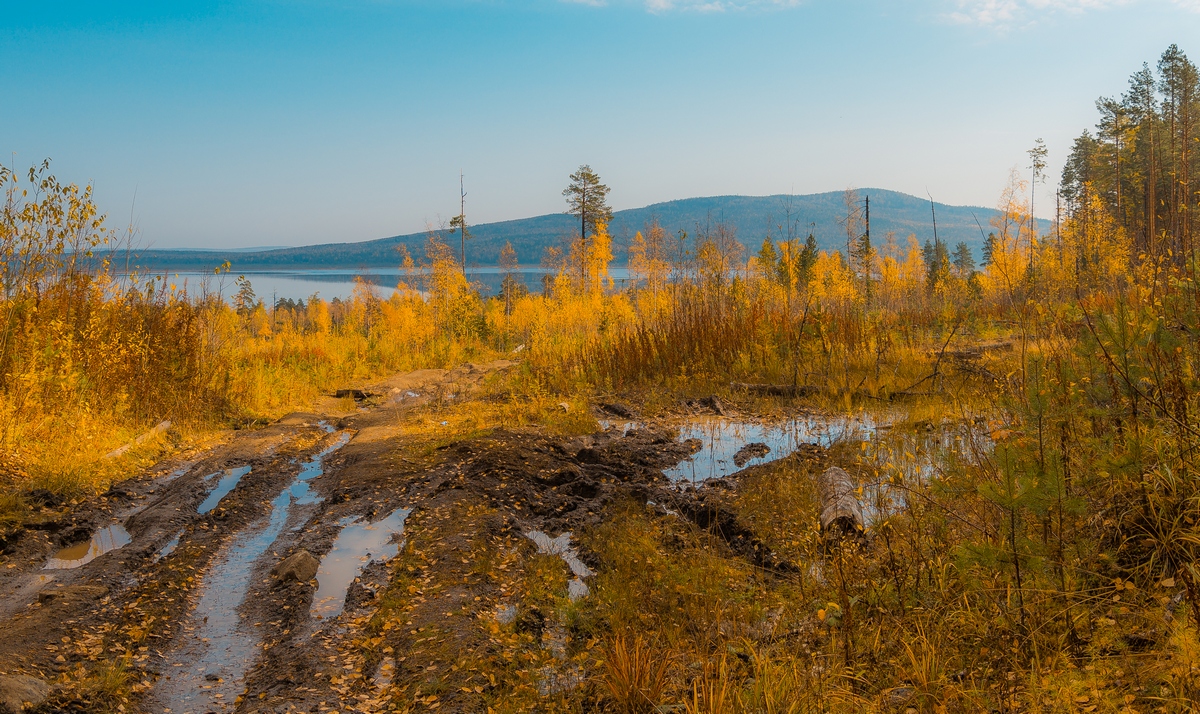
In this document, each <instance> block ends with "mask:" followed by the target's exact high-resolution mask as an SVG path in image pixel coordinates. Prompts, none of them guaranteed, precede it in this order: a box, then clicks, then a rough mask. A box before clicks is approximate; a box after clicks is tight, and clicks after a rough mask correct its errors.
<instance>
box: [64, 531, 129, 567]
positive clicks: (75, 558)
mask: <svg viewBox="0 0 1200 714" xmlns="http://www.w3.org/2000/svg"><path fill="white" fill-rule="evenodd" d="M129 541H130V538H129V533H128V532H126V530H125V527H124V526H122V525H121V524H119V523H114V524H113V525H111V526H106V527H104V528H101V529H100V530H98V531H96V532H95V533H93V534H92V537H91V540H85V541H83V542H82V543H76V544H75V545H69V546H67V547H66V548H63V549H62V550H60V551H58V552H57V553H55V554H54V557H53V558H51V559H50V560H48V561H46V565H45V568H44V569H45V570H69V569H71V568H78V567H80V566H83V565H85V564H87V563H90V562H92V561H93V560H95V559H96V558H99V557H100V556H102V555H104V554H105V553H108V552H110V551H114V550H117V549H118V548H121V547H122V546H125V545H128V544H129Z"/></svg>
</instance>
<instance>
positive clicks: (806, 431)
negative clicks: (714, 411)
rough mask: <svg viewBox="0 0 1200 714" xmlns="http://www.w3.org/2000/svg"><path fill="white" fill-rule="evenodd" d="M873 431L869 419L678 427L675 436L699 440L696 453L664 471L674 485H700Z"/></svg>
mask: <svg viewBox="0 0 1200 714" xmlns="http://www.w3.org/2000/svg"><path fill="white" fill-rule="evenodd" d="M875 431H876V426H875V421H874V420H873V419H871V418H870V417H867V416H846V417H826V416H818V415H807V416H802V417H797V418H795V419H789V420H787V421H784V422H780V423H777V424H760V423H756V422H745V421H732V420H729V419H705V420H698V421H692V422H688V423H685V424H683V425H682V426H680V428H679V438H680V440H687V439H697V440H699V441H700V442H701V446H700V450H699V451H697V452H696V453H695V454H693V455H692V456H691V457H690V458H688V459H685V460H684V461H682V462H680V463H679V464H678V465H677V466H674V467H672V468H670V469H667V470H665V471H664V472H663V473H664V474H666V476H667V478H669V479H671V480H672V481H676V482H693V483H698V482H700V481H707V480H708V479H712V478H721V477H722V476H728V475H729V474H731V473H733V472H735V471H739V470H741V469H743V468H746V467H747V466H754V465H756V464H762V463H766V462H768V461H774V460H775V459H780V458H783V457H784V456H787V455H788V454H790V453H792V452H793V451H795V450H796V449H797V448H798V447H799V446H800V445H801V444H820V445H821V446H829V445H831V444H833V443H834V442H837V441H841V440H844V439H865V438H870V437H871V436H872V435H873V434H874V433H875ZM747 447H750V448H747Z"/></svg>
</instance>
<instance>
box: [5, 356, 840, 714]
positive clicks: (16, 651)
mask: <svg viewBox="0 0 1200 714" xmlns="http://www.w3.org/2000/svg"><path fill="white" fill-rule="evenodd" d="M512 367H513V364H512V363H508V362H498V363H492V364H490V365H479V366H470V365H468V366H465V367H462V368H459V369H456V370H449V371H447V370H420V371H418V372H413V373H409V374H406V375H398V376H397V377H394V378H392V379H390V380H386V381H384V382H380V383H378V384H370V385H361V386H355V387H347V389H351V388H353V389H357V390H359V391H361V393H362V399H359V400H357V402H356V404H355V408H354V411H352V412H350V413H346V412H341V411H339V409H340V408H341V407H340V402H338V401H336V400H334V399H333V398H332V397H330V398H329V399H327V400H326V401H325V402H323V403H321V404H318V405H317V409H316V410H315V411H314V412H312V413H301V414H293V415H289V416H288V417H285V418H283V419H281V420H279V421H278V422H276V423H273V424H270V425H267V426H265V427H263V428H261V429H256V430H246V431H239V432H230V433H228V434H226V435H225V436H224V437H223V438H222V439H221V440H220V441H219V442H218V443H216V444H213V445H209V446H208V447H207V448H205V449H203V450H200V451H196V452H191V453H183V454H180V455H179V456H178V457H176V458H174V459H171V460H168V461H166V462H163V463H162V464H159V465H158V466H157V467H156V468H154V469H152V470H151V471H150V472H148V473H146V474H143V475H140V476H139V477H137V478H134V479H131V480H130V481H127V482H125V483H124V484H121V485H120V486H119V487H118V488H115V489H114V490H112V491H110V492H109V493H108V494H105V495H104V496H99V497H97V498H95V499H93V500H91V501H89V502H87V503H85V504H82V505H77V506H75V507H69V506H63V507H60V508H59V509H57V510H53V511H52V510H50V509H48V510H47V516H46V518H45V519H44V520H43V521H42V522H40V523H38V524H35V527H33V528H30V529H26V530H25V531H23V532H22V533H21V534H20V535H19V537H15V538H10V539H9V540H8V542H9V544H10V545H9V548H10V551H11V552H10V553H9V554H8V555H7V556H6V557H5V561H4V562H5V565H6V567H4V568H0V628H3V630H4V632H5V633H6V635H8V636H6V637H5V638H2V639H0V662H5V663H6V666H7V667H8V668H9V670H10V671H19V672H23V673H28V674H33V675H36V676H40V677H44V678H54V677H58V676H60V675H67V674H68V673H69V672H71V671H75V670H76V668H79V667H82V670H80V671H83V670H86V669H87V668H89V667H92V666H93V664H94V663H97V662H100V661H105V660H109V659H111V658H123V661H125V662H127V663H128V667H129V671H130V676H131V679H132V681H133V682H135V683H136V684H135V686H134V689H133V695H132V696H133V698H132V699H131V700H130V702H129V705H130V706H129V708H127V711H128V710H130V709H133V710H141V711H148V712H149V711H153V712H166V711H170V712H173V713H175V714H179V713H180V712H189V711H190V712H196V713H197V714H199V713H200V712H209V711H236V712H268V711H271V712H274V711H280V712H282V711H289V710H305V711H308V710H312V711H318V710H322V709H334V708H339V709H343V710H344V709H345V708H346V707H349V706H351V705H353V706H355V707H359V710H361V711H374V710H379V709H386V706H384V704H383V702H385V701H387V700H388V699H389V698H394V697H401V698H402V697H403V696H407V695H406V694H405V693H406V692H415V691H418V690H419V689H421V688H422V687H435V688H437V689H438V691H444V692H445V694H444V695H443V696H442V697H441V698H440V699H438V701H439V702H440V704H439V707H440V710H441V711H481V712H482V711H486V708H487V706H489V705H488V704H487V701H488V700H487V697H488V692H489V691H491V690H492V689H493V688H494V687H495V683H494V682H489V681H487V680H486V678H482V675H481V674H480V667H479V666H476V667H475V668H474V669H472V668H471V667H470V666H469V665H470V663H471V662H475V663H476V664H477V665H478V664H479V663H483V662H488V661H490V658H495V657H499V656H501V655H502V654H503V652H501V651H500V650H498V649H497V647H498V645H497V644H496V642H495V641H493V640H492V639H489V638H488V637H487V636H486V635H485V634H484V633H485V630H483V629H481V628H480V627H479V625H478V623H479V622H480V621H485V620H486V621H490V622H494V623H497V624H498V625H499V626H503V627H505V628H508V630H507V631H511V632H513V633H517V634H518V635H520V636H521V637H526V638H527V641H528V642H531V643H532V644H531V645H530V646H532V647H534V648H535V649H537V648H539V647H540V648H542V651H544V652H547V653H550V655H551V656H550V657H549V659H548V660H547V661H548V664H547V665H546V667H548V669H547V670H546V672H545V673H544V676H541V678H540V683H539V684H538V688H540V689H545V690H546V691H548V692H549V691H560V690H562V689H563V688H570V687H573V686H576V685H577V684H578V682H580V681H582V679H581V676H582V675H581V672H580V671H579V670H578V669H577V666H576V665H575V664H572V663H571V659H570V656H571V653H572V651H573V648H575V647H578V646H581V645H580V644H579V643H577V642H575V641H574V640H573V639H572V636H571V635H570V633H569V632H568V631H567V630H564V629H563V625H562V624H561V623H554V622H552V621H550V620H548V619H547V616H546V615H545V613H544V612H542V611H541V610H539V609H538V607H537V606H536V605H529V604H528V603H525V604H523V603H522V600H521V597H520V588H521V587H523V586H522V585H521V581H520V580H519V578H518V577H517V575H516V573H519V572H529V571H530V570H531V569H536V568H543V569H544V568H548V567H550V566H553V568H557V569H558V570H557V571H555V572H556V574H554V582H555V583H557V585H555V587H556V588H558V589H557V590H556V592H558V593H559V595H558V596H559V597H564V598H570V599H572V600H575V599H578V598H583V597H587V596H588V594H589V584H588V583H589V580H590V579H591V578H592V576H593V574H594V573H595V572H596V571H598V570H599V569H600V568H602V567H603V566H602V564H601V563H599V562H596V560H595V557H594V556H593V555H592V554H590V553H589V552H587V551H586V550H584V549H581V548H579V547H578V546H577V545H575V544H574V543H573V542H572V540H571V534H572V533H578V532H581V531H582V530H584V529H588V528H590V527H593V526H596V525H598V524H600V522H601V519H602V518H603V517H604V515H605V513H606V510H607V509H608V508H609V506H610V505H612V504H614V503H616V502H619V501H625V500H631V499H632V500H634V501H638V502H642V503H646V502H652V503H654V504H657V505H656V506H655V507H657V508H660V509H662V510H663V511H664V512H672V513H677V514H679V515H680V516H682V517H685V518H687V519H689V520H691V521H692V522H694V523H695V524H697V526H698V527H700V528H702V529H705V530H707V531H709V532H711V533H713V534H714V535H716V536H718V537H719V538H720V539H721V540H722V541H724V542H725V543H727V544H728V546H729V549H730V552H731V553H732V554H734V555H735V556H736V557H743V558H746V559H748V560H749V561H751V562H753V563H754V564H756V565H758V566H761V567H763V568H765V569H767V570H769V571H773V572H780V573H786V572H792V571H794V570H795V569H796V567H797V566H796V565H795V564H791V563H786V562H783V561H782V560H780V559H779V558H778V557H777V556H776V555H775V554H773V553H771V552H769V551H768V550H767V549H766V548H765V547H764V546H763V544H762V543H761V542H760V541H759V540H758V539H757V538H756V536H755V534H754V533H753V532H751V530H750V529H748V528H746V527H745V526H744V524H741V523H739V522H738V519H737V517H736V515H735V512H734V511H733V510H732V509H731V508H730V507H729V505H728V502H729V499H728V493H729V492H730V491H731V490H735V489H736V488H737V487H738V468H739V467H740V465H738V464H734V463H733V457H734V456H735V454H737V452H738V451H739V450H740V449H743V448H744V447H745V446H746V445H747V443H751V442H760V443H762V444H763V445H764V447H765V448H769V450H770V451H769V453H767V454H764V453H761V449H760V448H757V447H756V448H754V449H752V450H751V451H750V452H745V451H743V453H742V454H741V455H740V456H739V457H738V458H739V460H740V461H741V462H742V465H747V466H748V467H749V468H750V469H751V470H752V469H754V468H756V464H762V463H764V462H765V461H767V460H768V457H769V459H771V460H774V459H779V458H784V459H801V458H822V457H821V452H822V450H821V449H820V447H817V446H807V445H805V443H804V442H803V440H802V436H804V435H802V434H800V432H799V430H798V429H790V430H788V431H786V432H780V435H779V436H778V437H776V436H774V432H771V433H769V434H766V436H765V437H764V434H765V432H761V431H758V432H755V431H753V430H750V431H748V432H746V435H745V436H744V437H743V436H740V435H737V434H733V435H730V434H726V431H727V429H726V427H720V426H718V427H705V428H708V429H709V430H708V431H707V432H703V433H702V436H703V437H704V438H700V437H697V436H694V435H693V433H692V432H689V431H688V428H685V429H684V430H683V433H682V434H681V433H680V430H679V429H678V427H675V426H671V425H669V424H662V425H656V424H645V423H643V424H633V423H622V424H621V425H620V426H619V428H609V429H607V430H605V431H601V432H598V433H595V434H592V435H588V436H579V437H573V438H563V437H559V436H553V435H550V434H548V433H546V432H545V431H543V430H541V429H538V428H532V427H530V428H509V429H495V430H492V431H489V432H483V433H480V434H475V435H473V436H471V437H470V438H465V439H463V440H459V441H455V442H451V443H448V444H445V445H443V446H441V447H439V448H435V449H432V450H431V451H424V452H414V451H407V450H406V449H407V448H408V447H407V445H406V443H405V440H404V433H405V432H404V424H405V423H406V420H407V419H415V418H418V417H421V416H422V415H425V417H424V418H428V416H429V415H430V414H432V413H435V412H431V411H430V410H436V409H437V408H439V407H438V405H439V404H445V403H446V400H447V399H448V398H449V397H450V395H454V397H453V398H454V400H455V402H456V403H457V402H459V401H463V400H470V399H475V398H493V397H491V396H488V395H487V394H484V393H483V392H484V391H485V389H486V385H487V384H488V380H489V378H490V377H491V375H494V374H496V373H497V372H500V371H503V370H507V369H510V368H512ZM604 412H605V413H607V414H611V415H612V416H618V417H622V418H627V417H628V416H631V415H632V414H633V412H632V410H630V409H629V408H626V407H623V406H620V405H611V404H610V405H606V407H605V409H604ZM434 418H437V417H434ZM334 425H335V426H334ZM331 432H332V433H331ZM705 439H707V441H705ZM772 439H774V441H772ZM781 440H782V441H781ZM817 440H819V439H817ZM718 444H719V446H718ZM697 452H699V453H697ZM726 452H728V453H726ZM717 457H719V458H717ZM743 457H744V459H743ZM689 458H692V459H693V460H692V461H691V462H690V463H687V465H686V466H681V464H682V463H685V462H687V460H688V459H689ZM696 459H700V460H703V459H709V460H710V461H711V462H712V463H713V464H716V463H718V462H723V461H729V462H730V464H731V465H729V466H727V465H725V464H724V463H722V464H721V465H720V467H719V468H716V467H714V468H713V469H712V473H711V475H709V476H708V477H706V478H705V479H703V481H705V482H706V483H701V482H700V481H697V483H696V486H699V487H698V488H696V487H693V486H691V485H688V486H685V487H683V488H680V486H679V481H678V477H677V476H674V474H676V472H677V471H678V470H679V469H680V468H686V469H688V470H689V471H692V472H695V471H696V469H697V468H700V469H703V468H704V467H703V466H698V462H697V461H696ZM210 476H211V478H209V477H210ZM101 528H121V529H123V530H124V532H125V533H127V535H128V542H127V543H125V544H124V545H123V546H122V547H119V548H116V549H110V550H109V551H108V552H105V553H103V554H100V553H97V554H96V555H95V556H93V557H92V558H89V559H88V560H87V561H86V562H82V563H79V564H78V566H77V567H73V568H71V569H64V570H49V571H47V570H44V569H43V568H44V567H45V566H46V564H47V563H48V562H56V561H52V560H51V558H52V557H53V554H54V553H55V551H56V550H58V549H61V548H64V547H74V548H76V549H77V550H78V549H79V548H81V547H82V548H84V552H85V553H90V552H91V551H90V549H91V547H92V546H91V543H92V537H93V534H95V533H96V532H97V531H98V530H99V529H101ZM110 532H112V533H115V531H110ZM112 542H113V543H115V542H116V541H115V540H114V541H112ZM301 549H303V550H306V551H308V552H309V553H311V554H313V555H314V556H316V557H317V558H319V559H321V565H320V568H319V569H318V573H317V576H316V578H315V579H314V580H313V581H309V582H296V581H294V580H293V581H288V582H279V581H278V580H277V579H274V578H271V577H270V575H269V573H270V571H271V569H272V568H273V567H274V566H275V565H276V564H277V563H278V562H279V561H281V560H283V559H284V558H286V557H288V556H289V555H291V554H293V553H296V552H298V551H299V550H301ZM69 555H76V553H75V552H74V551H73V552H72V553H69ZM547 556H553V558H554V560H552V561H549V560H546V557H547ZM59 557H60V560H64V559H62V557H61V555H60V556H59ZM539 557H540V558H542V560H541V561H538V560H536V559H537V558H539ZM71 562H73V561H71ZM555 562H557V565H554V563H555ZM535 566H536V567H535ZM553 568H551V570H552V571H553ZM389 612H402V613H403V615H402V618H401V620H402V622H403V623H404V625H403V627H397V628H395V629H391V630H379V631H375V630H372V629H371V628H372V627H375V625H374V624H368V623H377V622H379V621H381V620H380V618H381V617H382V615H383V614H386V613H389ZM364 628H366V629H365V630H364ZM364 633H366V634H364ZM370 633H374V635H373V636H374V638H375V639H373V640H371V641H372V642H374V643H375V644H373V645H372V646H371V647H370V648H368V649H366V650H364V649H363V648H362V647H361V645H360V644H358V643H359V642H360V640H358V639H355V638H359V637H365V636H367V634H370ZM522 633H524V634H522ZM514 636H516V635H514ZM539 643H541V644H539ZM452 661H453V662H458V663H459V664H460V665H461V666H456V668H454V669H447V668H446V667H447V663H449V662H452ZM69 696H70V695H69V690H68V693H67V694H63V695H61V696H60V700H59V701H58V705H59V706H64V707H70V706H73V707H75V708H77V709H84V710H86V709H87V708H88V703H87V702H80V701H74V702H72V701H69ZM62 697H67V698H68V699H66V700H64V699H62ZM414 701H415V700H414Z"/></svg>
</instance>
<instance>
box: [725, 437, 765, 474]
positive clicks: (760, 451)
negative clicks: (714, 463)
mask: <svg viewBox="0 0 1200 714" xmlns="http://www.w3.org/2000/svg"><path fill="white" fill-rule="evenodd" d="M769 453H771V447H769V446H767V445H766V444H764V443H762V442H761V441H756V442H754V443H751V444H746V445H745V446H743V447H742V448H740V449H738V452H737V453H736V454H734V455H733V463H734V465H735V466H737V467H738V468H739V469H740V468H742V467H743V466H745V465H746V463H747V462H749V461H750V460H752V459H757V458H760V457H763V456H766V455H767V454H769Z"/></svg>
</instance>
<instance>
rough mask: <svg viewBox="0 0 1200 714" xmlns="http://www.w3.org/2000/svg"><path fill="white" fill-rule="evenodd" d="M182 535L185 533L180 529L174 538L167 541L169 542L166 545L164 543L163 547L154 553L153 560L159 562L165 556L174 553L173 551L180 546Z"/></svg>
mask: <svg viewBox="0 0 1200 714" xmlns="http://www.w3.org/2000/svg"><path fill="white" fill-rule="evenodd" d="M182 535H183V531H179V532H178V533H176V534H175V537H174V538H172V539H171V540H169V541H167V544H166V545H164V546H163V547H161V548H159V549H158V552H157V553H155V554H154V560H153V561H152V562H154V563H157V562H158V561H160V560H162V559H163V558H165V557H167V556H168V555H170V554H171V553H172V551H174V550H175V548H176V547H178V545H179V538H180V537H181V536H182Z"/></svg>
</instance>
